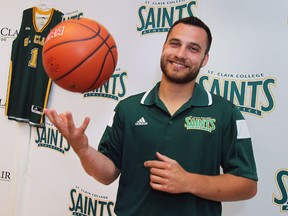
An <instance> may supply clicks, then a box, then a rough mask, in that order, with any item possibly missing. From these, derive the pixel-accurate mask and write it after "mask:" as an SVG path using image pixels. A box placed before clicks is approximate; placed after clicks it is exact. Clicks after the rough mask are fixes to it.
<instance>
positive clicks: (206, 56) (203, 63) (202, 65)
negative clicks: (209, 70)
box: [201, 53, 209, 68]
mask: <svg viewBox="0 0 288 216" xmlns="http://www.w3.org/2000/svg"><path fill="white" fill-rule="evenodd" d="M208 60H209V53H206V54H205V57H204V59H203V61H202V64H201V68H202V67H204V66H205V65H206V64H207V62H208Z"/></svg>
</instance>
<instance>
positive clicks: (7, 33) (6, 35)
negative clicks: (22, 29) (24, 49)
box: [0, 26, 19, 41]
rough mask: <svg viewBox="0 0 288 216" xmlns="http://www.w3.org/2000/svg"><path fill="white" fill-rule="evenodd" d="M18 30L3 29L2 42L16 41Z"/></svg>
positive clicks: (0, 34) (1, 31) (0, 36)
mask: <svg viewBox="0 0 288 216" xmlns="http://www.w3.org/2000/svg"><path fill="white" fill-rule="evenodd" d="M18 33H19V32H18V30H17V29H12V28H10V27H7V26H5V27H2V28H1V29H0V41H7V40H8V39H12V40H14V39H15V38H16V37H17V36H18Z"/></svg>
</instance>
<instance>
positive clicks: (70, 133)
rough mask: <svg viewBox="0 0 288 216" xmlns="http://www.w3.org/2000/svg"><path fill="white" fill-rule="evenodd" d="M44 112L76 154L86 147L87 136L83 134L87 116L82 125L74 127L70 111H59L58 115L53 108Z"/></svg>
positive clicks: (87, 121) (87, 119)
mask: <svg viewBox="0 0 288 216" xmlns="http://www.w3.org/2000/svg"><path fill="white" fill-rule="evenodd" d="M44 112H45V115H46V116H47V117H48V119H49V120H50V121H51V123H52V124H53V125H54V126H55V127H56V128H57V129H58V130H59V132H60V133H61V134H62V135H63V136H64V137H65V139H66V140H67V142H68V143H69V144H70V145H71V146H72V148H73V150H74V151H75V152H76V154H79V153H80V152H81V150H84V149H87V147H88V138H87V136H86V134H85V130H86V128H87V126H88V124H89V121H90V119H89V118H88V117H86V118H85V119H84V121H83V123H82V125H81V126H80V127H79V128H76V127H75V124H74V120H73V116H72V114H71V112H66V113H61V114H59V115H58V114H57V112H56V111H55V110H53V109H51V110H49V109H45V110H44Z"/></svg>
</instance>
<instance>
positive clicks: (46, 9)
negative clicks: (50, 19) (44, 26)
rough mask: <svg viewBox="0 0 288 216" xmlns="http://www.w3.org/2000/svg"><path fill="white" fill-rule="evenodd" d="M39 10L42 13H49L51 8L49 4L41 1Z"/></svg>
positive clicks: (38, 6)
mask: <svg viewBox="0 0 288 216" xmlns="http://www.w3.org/2000/svg"><path fill="white" fill-rule="evenodd" d="M37 8H38V9H40V10H42V11H49V10H51V6H49V5H48V4H47V2H46V1H44V0H41V1H40V3H39V4H38V5H37Z"/></svg>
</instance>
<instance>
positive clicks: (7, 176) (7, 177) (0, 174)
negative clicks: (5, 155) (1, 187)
mask: <svg viewBox="0 0 288 216" xmlns="http://www.w3.org/2000/svg"><path fill="white" fill-rule="evenodd" d="M0 181H5V182H10V181H11V173H10V172H9V171H6V170H5V171H4V170H2V171H0Z"/></svg>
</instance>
